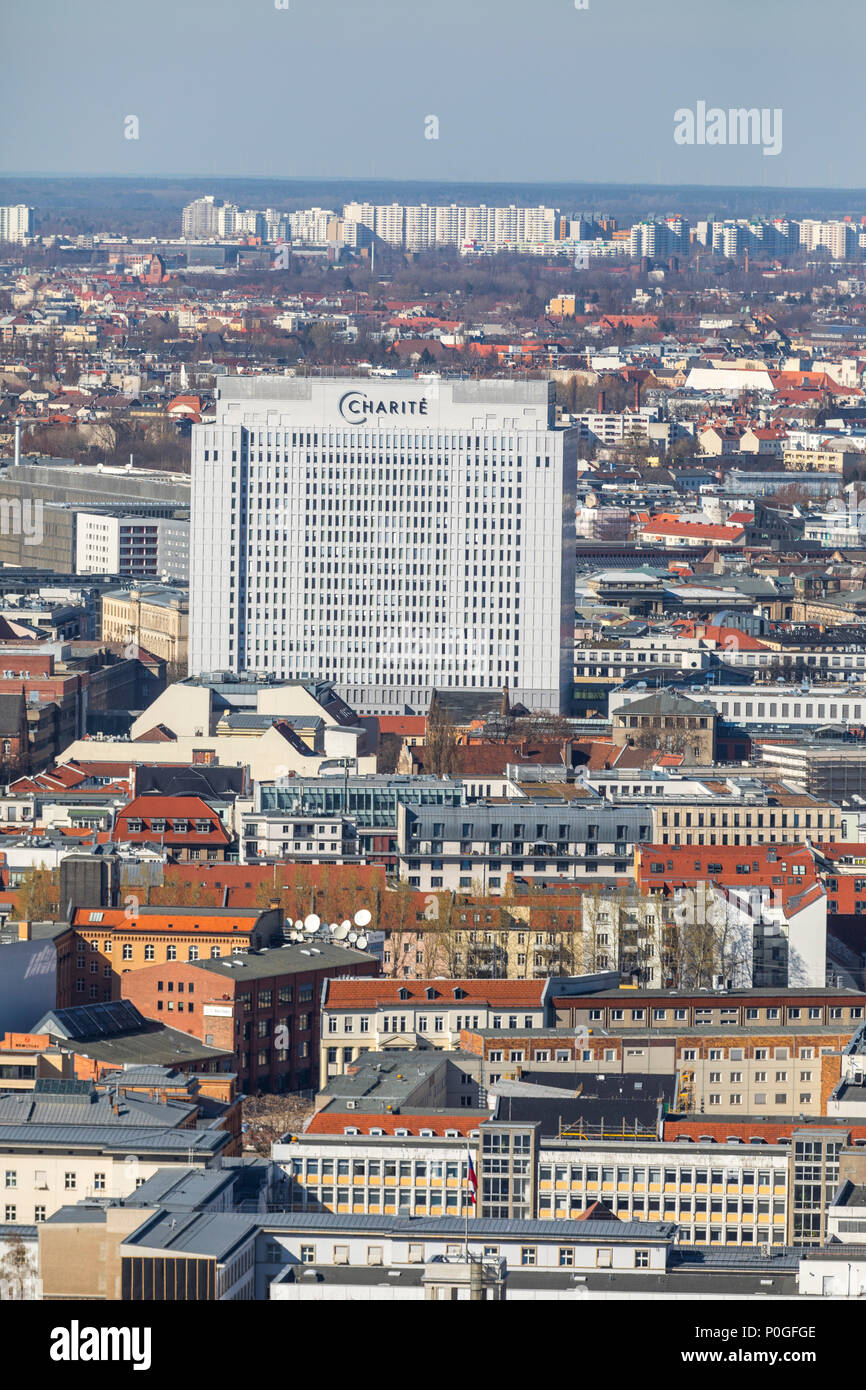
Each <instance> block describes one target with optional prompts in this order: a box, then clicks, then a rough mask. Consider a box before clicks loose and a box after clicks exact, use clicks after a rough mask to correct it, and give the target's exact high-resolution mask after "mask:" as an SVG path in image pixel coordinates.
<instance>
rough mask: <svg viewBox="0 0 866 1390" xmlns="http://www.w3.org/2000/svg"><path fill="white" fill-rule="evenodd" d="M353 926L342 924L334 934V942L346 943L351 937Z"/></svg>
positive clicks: (347, 923) (348, 923) (349, 923)
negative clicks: (348, 937) (347, 938)
mask: <svg viewBox="0 0 866 1390" xmlns="http://www.w3.org/2000/svg"><path fill="white" fill-rule="evenodd" d="M351 926H352V923H351V922H341V923H340V925H339V926H338V927H337V929H336V931H335V932H334V940H335V941H345V940H346V937H347V936H348V935H349V931H350V929H351Z"/></svg>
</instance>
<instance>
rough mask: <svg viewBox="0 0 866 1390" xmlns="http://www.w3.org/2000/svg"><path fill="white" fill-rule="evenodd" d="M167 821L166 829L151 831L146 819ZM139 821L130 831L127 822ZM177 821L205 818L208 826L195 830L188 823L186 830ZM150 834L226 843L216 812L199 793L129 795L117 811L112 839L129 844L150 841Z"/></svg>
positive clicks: (173, 839) (222, 826) (151, 836)
mask: <svg viewBox="0 0 866 1390" xmlns="http://www.w3.org/2000/svg"><path fill="white" fill-rule="evenodd" d="M155 817H156V818H158V819H160V820H164V821H166V822H167V829H166V830H165V831H162V830H153V829H152V827H151V826H150V824H149V822H150V821H152V820H153V819H154V818H155ZM131 820H141V821H143V822H144V828H143V829H142V830H130V828H129V821H131ZM177 820H187V821H190V822H194V821H197V820H206V821H207V822H208V824H209V827H210V828H209V829H208V830H204V831H200V830H196V828H195V825H194V824H193V825H191V827H190V829H189V830H180V831H179V830H177V829H176V828H175V826H174V822H175V821H177ZM154 836H157V837H159V838H167V839H169V840H171V841H172V842H177V841H183V842H186V841H187V840H190V841H193V842H194V843H195V844H220V845H227V844H228V843H229V840H230V838H231V837H230V835H229V833H228V831H227V830H226V828H225V826H224V825H223V823H222V821H221V820H220V818H219V816H218V815H217V813H216V811H214V810H213V809H212V808H211V807H210V806H208V804H207V802H206V801H205V800H204V799H203V798H202V797H200V796H136V797H133V799H132V801H130V802H129V803H128V804H127V805H126V806H124V807H123V809H122V810H121V811H119V812H118V814H117V822H116V824H115V827H114V830H113V832H112V839H113V840H124V841H131V842H133V843H137V842H144V841H151V840H153V838H154Z"/></svg>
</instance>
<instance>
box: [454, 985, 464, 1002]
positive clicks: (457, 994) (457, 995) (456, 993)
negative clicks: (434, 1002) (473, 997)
mask: <svg viewBox="0 0 866 1390" xmlns="http://www.w3.org/2000/svg"><path fill="white" fill-rule="evenodd" d="M454 998H455V999H465V998H466V990H465V989H461V988H460V986H459V985H458V986H457V988H456V989H455V990H454Z"/></svg>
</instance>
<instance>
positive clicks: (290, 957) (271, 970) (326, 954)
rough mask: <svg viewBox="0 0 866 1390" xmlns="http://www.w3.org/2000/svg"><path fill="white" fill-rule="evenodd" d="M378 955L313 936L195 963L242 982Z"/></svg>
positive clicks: (298, 972) (306, 971)
mask: <svg viewBox="0 0 866 1390" xmlns="http://www.w3.org/2000/svg"><path fill="white" fill-rule="evenodd" d="M375 959H376V957H375V956H372V955H370V954H369V953H368V952H367V951H356V950H354V949H353V947H351V946H333V945H330V944H329V943H327V942H325V940H324V939H323V940H322V944H321V945H319V944H318V938H316V937H311V938H310V940H309V944H307V945H301V944H300V942H298V943H295V942H294V941H293V942H287V943H286V944H285V945H284V946H271V947H268V948H266V949H265V950H262V951H243V952H239V953H238V954H237V955H233V956H221V957H220V958H219V960H197V961H194V962H192V963H193V964H194V965H196V966H197V967H198V969H199V970H209V971H210V972H211V974H214V975H221V976H223V978H226V977H229V978H234V979H235V980H237V981H238V982H239V983H240V984H243V982H244V980H260V979H267V978H268V977H270V976H273V975H301V974H308V973H309V972H311V971H313V970H321V969H325V968H326V969H330V968H331V967H332V966H335V965H345V966H350V965H360V964H362V963H363V962H364V961H371V960H375Z"/></svg>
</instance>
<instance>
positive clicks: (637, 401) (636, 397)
mask: <svg viewBox="0 0 866 1390" xmlns="http://www.w3.org/2000/svg"><path fill="white" fill-rule="evenodd" d="M634 408H635V410H640V382H639V381H636V382H635V384H634Z"/></svg>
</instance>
